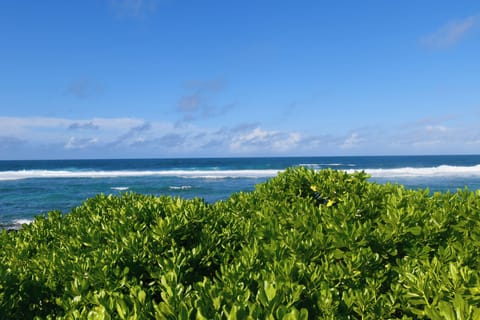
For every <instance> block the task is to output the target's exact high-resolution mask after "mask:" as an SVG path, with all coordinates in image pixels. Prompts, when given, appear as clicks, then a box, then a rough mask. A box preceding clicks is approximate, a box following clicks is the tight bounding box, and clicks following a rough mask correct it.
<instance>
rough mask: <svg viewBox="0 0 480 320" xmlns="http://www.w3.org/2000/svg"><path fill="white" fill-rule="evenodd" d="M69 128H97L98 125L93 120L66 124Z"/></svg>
mask: <svg viewBox="0 0 480 320" xmlns="http://www.w3.org/2000/svg"><path fill="white" fill-rule="evenodd" d="M68 129H70V130H98V129H100V127H99V126H98V125H97V124H95V123H94V122H93V121H83V122H74V123H72V124H71V125H69V126H68Z"/></svg>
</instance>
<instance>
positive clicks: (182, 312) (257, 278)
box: [0, 168, 480, 319]
mask: <svg viewBox="0 0 480 320" xmlns="http://www.w3.org/2000/svg"><path fill="white" fill-rule="evenodd" d="M478 252H480V199H479V193H478V191H477V193H474V192H470V191H468V190H459V191H458V192H456V193H435V194H431V193H430V192H429V191H428V190H407V189H405V188H404V187H402V186H400V185H392V184H383V185H382V184H376V183H371V182H369V181H368V176H367V175H366V174H365V173H363V172H359V173H355V174H347V173H344V172H340V171H332V170H323V171H317V172H316V171H313V170H308V169H305V168H294V169H287V170H286V171H285V172H283V173H280V174H279V175H278V176H277V177H275V178H273V179H271V180H269V181H267V182H265V183H264V184H260V185H258V186H257V187H256V189H255V191H253V192H250V193H242V192H240V193H236V194H233V195H231V197H230V198H228V199H227V200H225V201H219V202H217V203H214V204H207V203H204V202H203V201H202V200H201V199H193V200H184V199H180V198H171V197H154V196H147V195H140V194H133V193H125V194H123V195H121V196H118V197H117V196H112V195H98V196H96V197H95V198H93V199H89V200H87V201H85V202H84V204H83V205H81V206H80V207H78V208H76V209H74V210H72V212H70V213H68V214H66V215H62V214H61V213H60V212H56V211H53V212H50V213H49V214H48V216H46V217H37V218H36V219H35V221H34V222H33V223H32V224H30V225H25V226H24V227H23V228H22V229H20V230H19V231H18V232H7V231H3V232H1V233H0V319H32V318H35V317H38V318H42V319H155V318H158V319H319V318H322V319H361V318H362V319H387V318H402V319H421V318H425V319H480V308H479V307H478V306H479V305H480V274H479V271H480V258H479V255H478Z"/></svg>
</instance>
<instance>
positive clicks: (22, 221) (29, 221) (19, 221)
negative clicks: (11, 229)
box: [13, 219, 33, 226]
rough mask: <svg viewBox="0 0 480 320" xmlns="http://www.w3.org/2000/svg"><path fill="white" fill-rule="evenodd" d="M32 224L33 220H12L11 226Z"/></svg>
mask: <svg viewBox="0 0 480 320" xmlns="http://www.w3.org/2000/svg"><path fill="white" fill-rule="evenodd" d="M32 222H33V220H30V219H14V220H13V224H14V225H16V226H21V225H24V224H30V223H32Z"/></svg>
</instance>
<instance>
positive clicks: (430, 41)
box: [421, 16, 479, 49]
mask: <svg viewBox="0 0 480 320" xmlns="http://www.w3.org/2000/svg"><path fill="white" fill-rule="evenodd" d="M478 20H479V19H478V16H470V17H467V18H465V19H462V20H455V21H450V22H449V23H447V24H446V25H444V26H442V27H440V28H439V29H438V30H437V31H435V32H433V33H432V34H430V35H427V36H425V37H423V38H422V39H421V43H422V45H424V46H426V47H427V48H431V49H441V48H447V47H451V46H453V45H455V44H456V43H457V42H459V41H460V40H461V39H462V38H463V37H464V36H465V35H466V34H467V33H468V32H469V31H470V30H471V29H472V28H473V27H474V25H476V24H477V23H478Z"/></svg>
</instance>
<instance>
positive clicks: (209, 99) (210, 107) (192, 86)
mask: <svg viewBox="0 0 480 320" xmlns="http://www.w3.org/2000/svg"><path fill="white" fill-rule="evenodd" d="M184 87H185V89H187V91H188V93H186V94H185V95H183V96H182V97H180V99H179V100H178V103H177V111H178V112H179V113H180V114H181V117H182V119H181V122H190V121H194V120H198V119H205V118H212V117H218V116H222V115H224V114H225V113H227V112H228V111H229V110H231V109H232V108H233V107H234V106H235V105H234V104H233V103H226V104H225V103H223V104H222V103H216V102H214V101H213V100H214V96H215V94H217V93H219V92H221V91H223V90H224V89H225V87H226V81H225V80H223V79H213V80H191V81H188V82H187V83H185V85H184Z"/></svg>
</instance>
